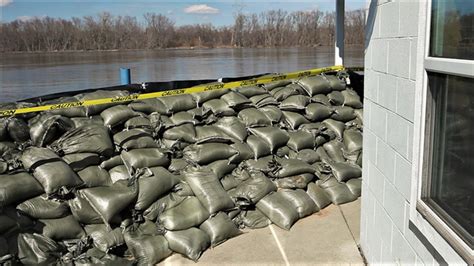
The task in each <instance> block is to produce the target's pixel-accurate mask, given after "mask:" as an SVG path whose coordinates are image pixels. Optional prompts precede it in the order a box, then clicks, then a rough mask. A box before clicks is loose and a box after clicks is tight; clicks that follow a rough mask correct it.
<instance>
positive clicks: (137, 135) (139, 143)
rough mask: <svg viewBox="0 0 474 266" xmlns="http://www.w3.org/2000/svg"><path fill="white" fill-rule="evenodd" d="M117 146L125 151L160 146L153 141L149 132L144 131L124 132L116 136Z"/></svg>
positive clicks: (132, 130) (114, 138)
mask: <svg viewBox="0 0 474 266" xmlns="http://www.w3.org/2000/svg"><path fill="white" fill-rule="evenodd" d="M113 140H114V143H115V145H117V147H120V148H121V149H124V150H127V151H128V150H132V149H143V148H157V147H158V144H156V142H155V141H154V140H153V137H152V135H151V134H150V132H149V131H146V130H143V129H130V130H124V131H121V132H119V133H117V134H115V135H114V137H113Z"/></svg>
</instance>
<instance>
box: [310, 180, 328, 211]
mask: <svg viewBox="0 0 474 266" xmlns="http://www.w3.org/2000/svg"><path fill="white" fill-rule="evenodd" d="M306 193H307V194H308V196H309V197H310V198H311V199H312V200H313V201H314V203H315V204H316V206H318V208H319V209H324V208H325V207H326V206H328V205H329V204H331V200H330V199H329V197H328V196H327V194H326V192H324V190H323V189H322V188H321V187H319V186H318V185H316V184H315V183H314V182H311V183H309V184H308V186H307V189H306Z"/></svg>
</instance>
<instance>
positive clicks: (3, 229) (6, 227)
mask: <svg viewBox="0 0 474 266" xmlns="http://www.w3.org/2000/svg"><path fill="white" fill-rule="evenodd" d="M16 228H17V224H16V221H15V220H13V219H12V218H10V217H8V216H7V215H0V235H3V234H5V233H7V232H8V231H10V230H12V229H16ZM0 256H1V255H0Z"/></svg>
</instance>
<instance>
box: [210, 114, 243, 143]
mask: <svg viewBox="0 0 474 266" xmlns="http://www.w3.org/2000/svg"><path fill="white" fill-rule="evenodd" d="M214 126H216V127H218V128H219V129H220V130H222V131H223V132H224V133H225V134H227V135H228V136H230V137H232V138H234V139H237V140H239V141H241V142H244V141H245V139H246V138H247V129H246V128H245V125H244V124H243V123H242V122H241V121H240V120H239V119H238V118H236V117H232V116H229V117H223V118H221V119H219V120H218V121H217V122H216V123H215V124H214Z"/></svg>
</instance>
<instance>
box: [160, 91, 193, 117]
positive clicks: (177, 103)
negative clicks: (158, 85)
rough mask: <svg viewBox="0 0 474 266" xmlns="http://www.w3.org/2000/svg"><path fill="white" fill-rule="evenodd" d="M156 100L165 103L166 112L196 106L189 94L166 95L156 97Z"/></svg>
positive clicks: (171, 112)
mask: <svg viewBox="0 0 474 266" xmlns="http://www.w3.org/2000/svg"><path fill="white" fill-rule="evenodd" d="M158 100H159V101H161V102H162V103H163V104H164V105H165V108H166V111H167V113H168V114H173V113H178V112H181V111H187V110H189V109H193V108H194V107H196V106H197V105H196V102H195V101H194V100H193V97H192V96H191V95H189V94H184V95H173V96H166V97H161V98H158Z"/></svg>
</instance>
